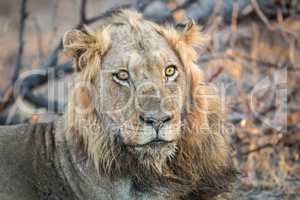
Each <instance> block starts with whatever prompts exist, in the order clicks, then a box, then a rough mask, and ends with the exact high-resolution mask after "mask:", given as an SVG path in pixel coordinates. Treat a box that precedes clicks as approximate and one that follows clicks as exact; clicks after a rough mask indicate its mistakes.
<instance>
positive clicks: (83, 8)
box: [79, 0, 86, 24]
mask: <svg viewBox="0 0 300 200" xmlns="http://www.w3.org/2000/svg"><path fill="white" fill-rule="evenodd" d="M85 23H86V0H81V6H80V19H79V24H85Z"/></svg>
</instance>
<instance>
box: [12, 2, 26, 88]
mask: <svg viewBox="0 0 300 200" xmlns="http://www.w3.org/2000/svg"><path fill="white" fill-rule="evenodd" d="M26 6H27V0H22V4H21V9H20V13H21V14H20V31H19V47H18V52H17V58H16V64H15V67H14V73H13V76H12V79H11V83H12V84H13V83H14V82H15V81H16V80H17V79H18V76H19V72H20V69H21V67H22V57H23V51H24V32H25V23H26V18H27V17H28V13H27V11H26Z"/></svg>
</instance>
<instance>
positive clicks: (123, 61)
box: [102, 25, 179, 76]
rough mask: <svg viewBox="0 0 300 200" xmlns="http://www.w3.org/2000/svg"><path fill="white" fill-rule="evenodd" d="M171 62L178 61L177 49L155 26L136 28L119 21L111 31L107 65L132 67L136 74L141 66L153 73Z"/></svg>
mask: <svg viewBox="0 0 300 200" xmlns="http://www.w3.org/2000/svg"><path fill="white" fill-rule="evenodd" d="M169 63H173V64H175V63H178V64H179V59H178V58H177V56H176V54H175V52H174V51H173V50H172V49H171V47H170V46H169V45H168V43H167V41H166V40H165V38H163V37H162V36H161V35H159V34H158V33H157V32H156V31H155V30H154V29H153V28H151V27H150V26H146V27H144V28H140V29H132V28H130V27H129V26H128V25H122V26H121V25H118V26H115V27H114V28H112V31H111V48H110V49H109V50H108V52H107V53H106V55H105V57H104V58H103V66H102V67H103V69H112V70H114V69H120V68H123V69H124V68H125V69H128V70H129V71H130V72H132V73H133V74H134V75H136V76H143V75H144V73H141V70H142V71H144V72H146V71H148V73H150V74H151V73H152V74H153V75H155V76H156V75H158V74H160V73H159V72H161V71H162V69H163V67H165V66H167V65H168V64H169Z"/></svg>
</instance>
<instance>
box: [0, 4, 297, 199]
mask: <svg viewBox="0 0 300 200" xmlns="http://www.w3.org/2000/svg"><path fill="white" fill-rule="evenodd" d="M119 6H125V7H130V8H133V9H136V10H139V11H140V12H143V13H144V15H145V16H146V17H147V18H149V19H151V20H154V21H156V22H158V23H162V24H164V23H168V24H174V25H175V24H178V23H182V22H184V21H185V20H186V19H187V18H189V17H190V18H193V19H194V20H195V21H196V22H197V23H199V24H200V25H201V26H202V31H203V37H205V42H204V44H203V47H202V48H201V49H199V50H198V51H199V60H198V64H199V66H200V67H201V68H202V69H203V70H204V72H205V77H206V81H207V82H209V83H211V84H214V85H215V86H216V87H218V89H219V91H220V92H221V93H220V95H221V96H222V98H223V102H224V104H225V106H224V107H226V108H227V109H228V113H229V120H228V121H229V123H228V127H229V129H230V130H231V131H230V134H231V138H232V147H233V154H234V160H235V164H236V166H237V167H238V169H239V171H240V173H241V181H240V183H239V184H238V188H239V191H240V195H241V199H247V200H250V199H251V200H256V199H271V200H273V199H274V200H275V199H286V200H294V199H300V160H299V159H300V158H299V156H300V1H299V0H223V1H222V0H160V1H159V0H154V1H150V0H118V1H117V0H115V1H111V0H10V1H7V0H0V44H1V48H0V124H1V125H5V124H6V125H8V124H19V123H24V122H27V123H37V122H46V121H51V120H53V119H54V118H55V117H56V116H57V115H61V114H63V112H64V108H65V103H66V101H67V94H68V86H69V85H70V82H71V79H70V75H71V74H72V72H73V69H72V66H71V62H70V60H68V58H67V57H66V56H65V55H64V53H63V51H62V44H61V38H62V36H63V34H64V32H65V31H67V30H70V29H71V28H76V27H79V26H80V25H81V24H89V25H90V26H92V27H93V26H97V23H99V21H101V18H102V14H103V13H104V12H105V11H107V10H109V9H111V8H113V7H119Z"/></svg>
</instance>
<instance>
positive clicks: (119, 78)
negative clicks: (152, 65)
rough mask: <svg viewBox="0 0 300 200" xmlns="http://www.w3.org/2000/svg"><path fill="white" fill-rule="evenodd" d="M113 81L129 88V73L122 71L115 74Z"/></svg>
mask: <svg viewBox="0 0 300 200" xmlns="http://www.w3.org/2000/svg"><path fill="white" fill-rule="evenodd" d="M113 79H114V80H115V81H116V82H117V83H119V84H121V85H126V86H128V80H129V73H128V71H126V70H124V69H122V70H120V71H118V72H116V73H114V74H113Z"/></svg>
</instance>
